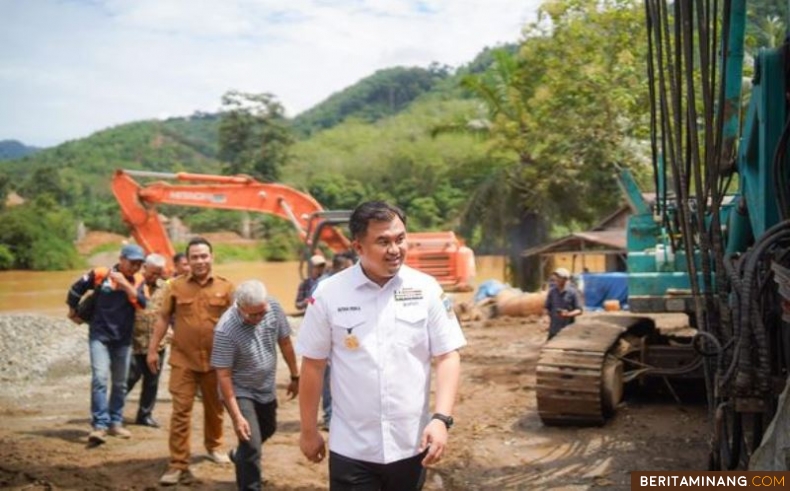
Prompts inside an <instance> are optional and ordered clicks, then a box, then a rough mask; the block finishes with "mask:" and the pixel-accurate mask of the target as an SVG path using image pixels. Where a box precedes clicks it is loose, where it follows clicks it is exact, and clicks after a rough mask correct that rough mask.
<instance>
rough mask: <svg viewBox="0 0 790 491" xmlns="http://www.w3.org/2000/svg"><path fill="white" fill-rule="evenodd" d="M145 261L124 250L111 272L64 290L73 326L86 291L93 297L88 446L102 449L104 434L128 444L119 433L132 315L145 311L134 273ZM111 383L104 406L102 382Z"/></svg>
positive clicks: (136, 249) (139, 253)
mask: <svg viewBox="0 0 790 491" xmlns="http://www.w3.org/2000/svg"><path fill="white" fill-rule="evenodd" d="M143 259H145V253H144V252H143V249H142V248H141V247H140V246H138V245H134V244H129V245H126V246H124V247H123V249H121V257H120V259H119V260H118V264H116V265H115V266H113V267H112V268H110V269H107V268H96V269H92V270H91V271H89V272H88V273H86V274H85V275H83V276H82V277H81V278H80V279H79V280H77V281H76V282H75V283H74V284H73V285H72V286H71V289H70V290H69V294H68V297H67V298H66V303H67V304H68V306H69V314H68V317H69V319H71V320H72V321H73V322H74V323H76V324H82V323H83V322H85V321H84V320H83V319H81V318H80V317H79V315H78V314H77V307H78V305H79V302H80V299H82V297H83V295H85V294H86V293H87V292H88V290H93V293H92V294H93V295H95V296H96V297H95V309H94V311H93V316H92V318H91V319H90V320H89V322H88V324H89V331H88V339H89V342H90V355H91V374H92V377H91V425H92V426H93V431H91V432H90V434H89V435H88V441H89V443H91V444H92V445H99V444H102V443H104V441H105V438H106V436H107V434H108V433H109V434H110V435H112V436H117V437H120V438H129V437H130V436H131V433H129V430H127V429H126V428H124V427H123V406H124V400H125V398H126V378H127V375H128V370H129V358H130V356H131V346H132V330H133V327H134V316H135V310H136V309H138V308H144V307H145V304H146V299H145V295H144V294H143V293H142V290H138V286H139V285H140V284H141V283H142V281H143V278H142V276H141V275H140V274H138V271H139V270H140V266H141V265H142V264H143ZM108 379H109V380H110V381H111V387H112V389H111V392H110V399H109V402H108V400H107V381H108Z"/></svg>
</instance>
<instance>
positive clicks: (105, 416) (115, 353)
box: [89, 339, 132, 429]
mask: <svg viewBox="0 0 790 491" xmlns="http://www.w3.org/2000/svg"><path fill="white" fill-rule="evenodd" d="M89 344H90V353H91V425H92V426H93V427H94V428H96V429H107V428H109V427H110V426H120V425H122V424H123V403H124V399H126V377H127V375H128V373H129V358H130V356H131V353H132V348H131V345H129V344H116V343H105V342H103V341H99V340H97V339H91V340H90V341H89ZM108 381H110V383H111V384H112V388H111V392H110V400H109V404H108V401H107V382H108Z"/></svg>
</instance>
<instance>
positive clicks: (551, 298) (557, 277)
mask: <svg viewBox="0 0 790 491" xmlns="http://www.w3.org/2000/svg"><path fill="white" fill-rule="evenodd" d="M570 278H571V273H570V271H568V270H567V269H565V268H557V269H556V270H555V271H554V273H553V274H552V279H553V280H554V281H553V282H552V283H553V284H552V285H551V287H549V293H548V296H546V303H545V304H544V310H543V312H544V314H546V315H548V316H549V338H548V339H551V338H553V337H554V336H556V335H557V333H559V332H560V331H561V330H562V329H564V328H565V327H567V326H569V325H570V324H573V323H574V322H575V320H576V317H578V316H580V315H582V307H581V302H580V301H579V292H578V291H577V290H576V288H575V287H574V286H573V285H572V284H571V282H570V281H569V280H570Z"/></svg>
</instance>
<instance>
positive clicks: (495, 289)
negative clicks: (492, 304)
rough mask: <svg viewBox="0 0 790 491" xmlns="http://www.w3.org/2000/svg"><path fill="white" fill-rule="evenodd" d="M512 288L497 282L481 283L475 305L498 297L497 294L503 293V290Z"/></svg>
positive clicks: (476, 294)
mask: <svg viewBox="0 0 790 491" xmlns="http://www.w3.org/2000/svg"><path fill="white" fill-rule="evenodd" d="M506 288H510V285H507V284H505V283H502V282H499V281H497V280H486V281H484V282H482V283H480V286H479V287H477V292H475V299H474V301H475V303H479V302H482V301H483V300H485V299H486V298H492V297H496V295H497V293H499V292H501V291H502V290H504V289H506Z"/></svg>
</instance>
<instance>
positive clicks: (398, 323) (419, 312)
mask: <svg viewBox="0 0 790 491" xmlns="http://www.w3.org/2000/svg"><path fill="white" fill-rule="evenodd" d="M427 319H428V312H426V310H425V309H424V308H420V307H417V306H415V307H406V308H399V309H397V311H396V312H395V335H394V341H395V343H396V344H398V345H400V346H404V347H406V348H412V347H414V346H418V345H420V344H421V343H424V342H425V339H426V337H427V335H428V333H427V331H426V329H425V327H426V326H425V324H426V322H427Z"/></svg>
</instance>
